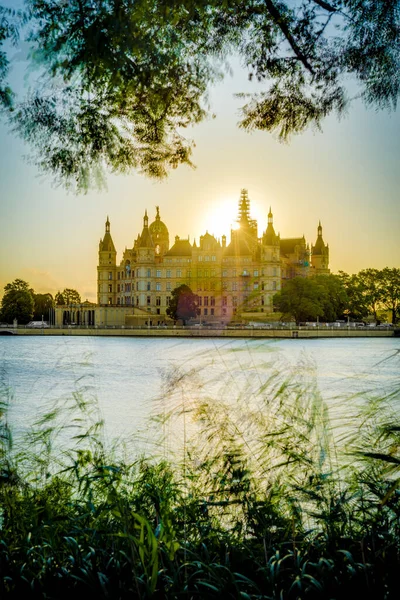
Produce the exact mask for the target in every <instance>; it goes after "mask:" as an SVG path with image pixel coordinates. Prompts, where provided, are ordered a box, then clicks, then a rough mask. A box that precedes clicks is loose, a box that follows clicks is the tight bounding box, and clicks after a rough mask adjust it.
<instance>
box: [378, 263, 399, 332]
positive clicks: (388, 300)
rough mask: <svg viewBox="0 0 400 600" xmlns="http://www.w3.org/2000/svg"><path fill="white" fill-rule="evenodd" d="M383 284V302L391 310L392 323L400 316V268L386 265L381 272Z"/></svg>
mask: <svg viewBox="0 0 400 600" xmlns="http://www.w3.org/2000/svg"><path fill="white" fill-rule="evenodd" d="M379 279H380V285H381V302H382V305H383V307H384V308H385V309H386V310H388V311H390V313H391V318H392V323H393V325H395V324H396V323H397V321H398V319H399V318H400V269H389V267H385V268H384V269H383V270H382V271H380V274H379Z"/></svg>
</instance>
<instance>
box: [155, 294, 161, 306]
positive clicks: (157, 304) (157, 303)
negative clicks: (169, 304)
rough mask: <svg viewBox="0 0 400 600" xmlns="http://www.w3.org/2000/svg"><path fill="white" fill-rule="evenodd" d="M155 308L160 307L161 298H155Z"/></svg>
mask: <svg viewBox="0 0 400 600" xmlns="http://www.w3.org/2000/svg"><path fill="white" fill-rule="evenodd" d="M156 306H161V296H156Z"/></svg>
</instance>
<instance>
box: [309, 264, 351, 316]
mask: <svg viewBox="0 0 400 600" xmlns="http://www.w3.org/2000/svg"><path fill="white" fill-rule="evenodd" d="M314 281H315V282H316V283H317V284H318V285H320V286H322V287H323V288H324V290H325V299H324V301H323V311H324V312H323V314H322V316H321V319H322V320H323V321H327V322H331V321H336V319H339V318H340V317H343V316H344V313H345V311H347V310H348V304H349V299H348V296H347V292H346V288H345V286H344V284H343V281H342V279H341V278H340V277H339V276H338V275H332V274H330V275H317V276H316V277H315V279H314Z"/></svg>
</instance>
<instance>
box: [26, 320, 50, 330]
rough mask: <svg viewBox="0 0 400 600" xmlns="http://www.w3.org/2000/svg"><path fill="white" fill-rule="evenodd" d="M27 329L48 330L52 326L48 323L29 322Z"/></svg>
mask: <svg viewBox="0 0 400 600" xmlns="http://www.w3.org/2000/svg"><path fill="white" fill-rule="evenodd" d="M27 327H29V328H30V329H48V328H49V327H50V325H49V324H48V323H47V321H29V323H28V324H27Z"/></svg>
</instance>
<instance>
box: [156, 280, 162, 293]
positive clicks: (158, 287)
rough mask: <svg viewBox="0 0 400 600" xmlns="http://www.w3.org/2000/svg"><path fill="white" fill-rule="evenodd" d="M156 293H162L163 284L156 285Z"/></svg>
mask: <svg viewBox="0 0 400 600" xmlns="http://www.w3.org/2000/svg"><path fill="white" fill-rule="evenodd" d="M156 291H157V292H161V283H158V282H157V283H156Z"/></svg>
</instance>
